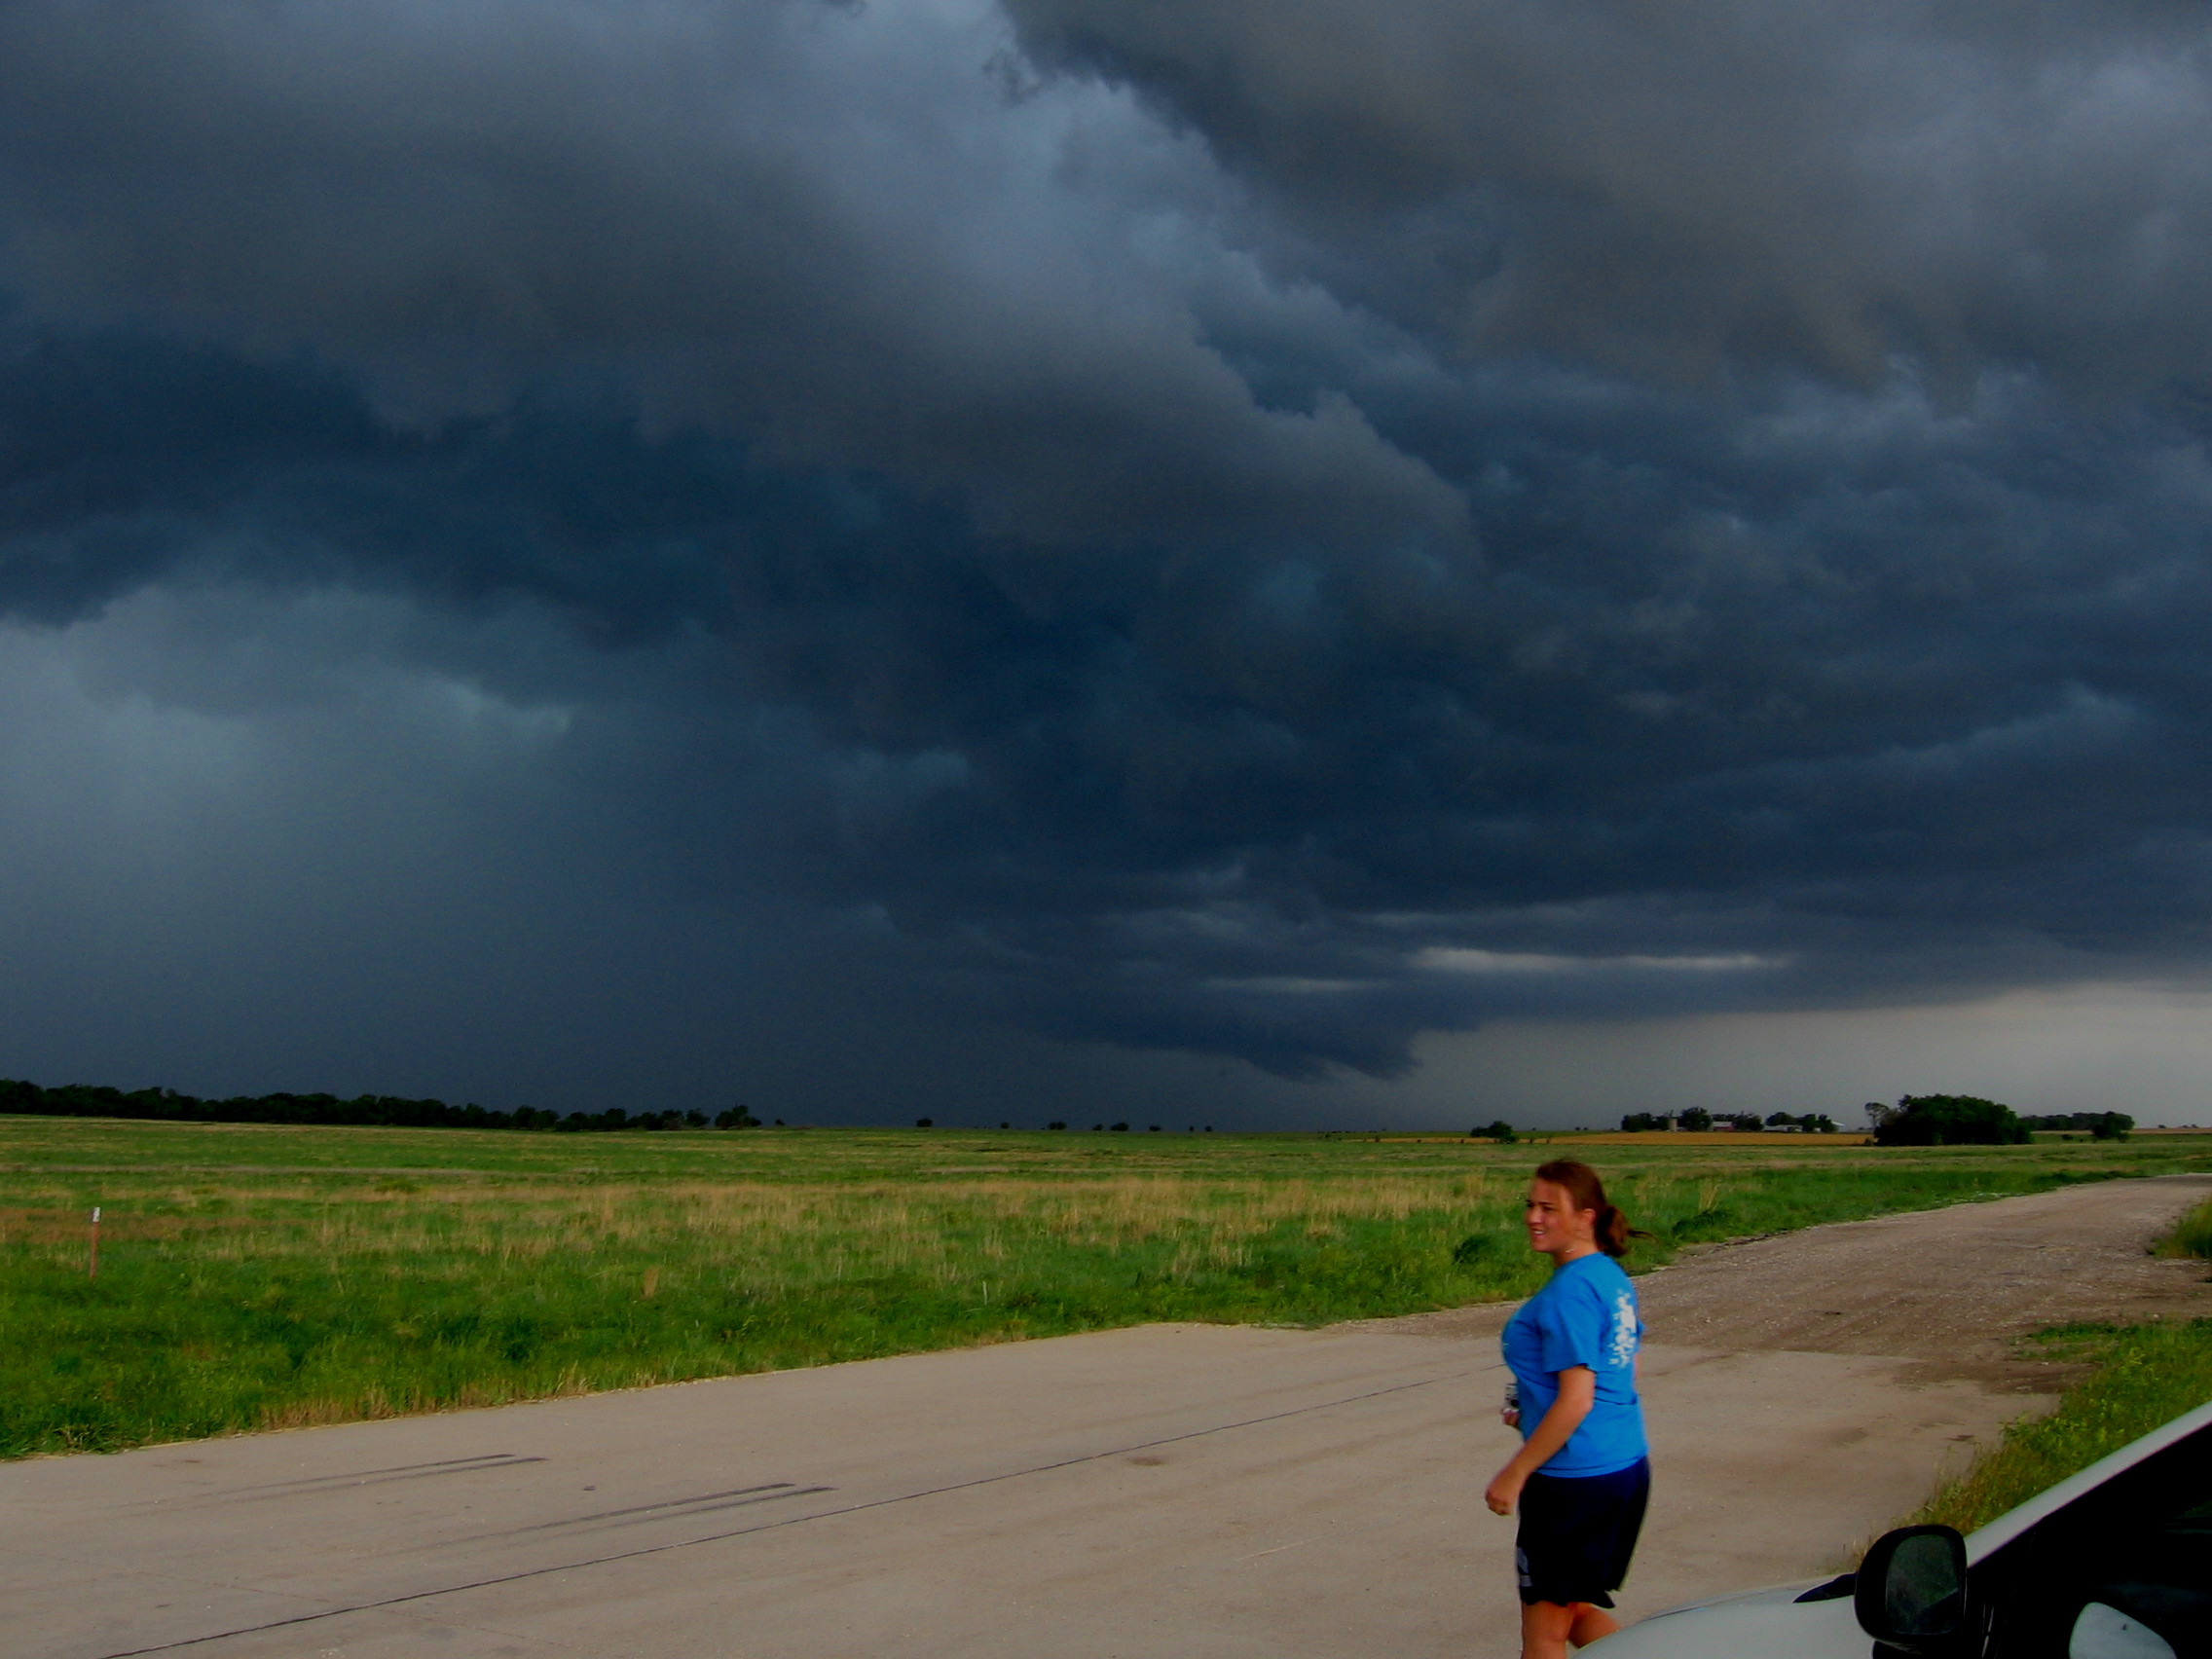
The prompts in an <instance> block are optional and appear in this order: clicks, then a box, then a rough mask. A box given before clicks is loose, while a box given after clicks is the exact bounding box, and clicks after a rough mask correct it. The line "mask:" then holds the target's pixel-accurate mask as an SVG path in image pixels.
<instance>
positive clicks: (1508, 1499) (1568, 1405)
mask: <svg viewBox="0 0 2212 1659" xmlns="http://www.w3.org/2000/svg"><path fill="white" fill-rule="evenodd" d="M1597 1398H1598V1376H1597V1373H1596V1372H1594V1371H1592V1370H1591V1369H1590V1368H1589V1367H1588V1366H1587V1365H1570V1366H1568V1367H1567V1369H1566V1370H1565V1371H1562V1372H1560V1373H1559V1397H1558V1398H1557V1399H1555V1400H1553V1401H1552V1403H1551V1409H1550V1410H1548V1411H1546V1412H1545V1413H1544V1416H1543V1420H1542V1421H1540V1422H1538V1423H1537V1424H1536V1432H1535V1433H1533V1434H1531V1435H1530V1436H1529V1438H1528V1439H1527V1440H1525V1441H1523V1442H1522V1443H1521V1450H1520V1451H1518V1452H1516V1453H1515V1454H1514V1455H1513V1460H1512V1461H1511V1462H1509V1463H1507V1464H1506V1465H1505V1467H1504V1468H1502V1469H1500V1470H1498V1471H1497V1475H1496V1478H1495V1479H1493V1481H1492V1482H1491V1483H1490V1486H1489V1487H1488V1488H1487V1489H1485V1491H1484V1493H1483V1501H1484V1502H1485V1503H1487V1504H1489V1505H1490V1512H1491V1513H1492V1514H1493V1515H1510V1514H1512V1513H1513V1506H1514V1504H1515V1503H1517V1502H1519V1501H1520V1498H1521V1489H1522V1487H1523V1486H1525V1485H1526V1484H1528V1480H1529V1477H1530V1475H1531V1474H1533V1473H1535V1471H1536V1470H1538V1469H1540V1468H1542V1467H1543V1466H1544V1465H1545V1464H1546V1463H1548V1462H1550V1461H1551V1458H1552V1454H1553V1453H1555V1452H1557V1451H1558V1450H1559V1449H1560V1448H1561V1447H1562V1446H1565V1445H1566V1444H1567V1441H1568V1440H1569V1439H1571V1438H1572V1437H1573V1434H1574V1431H1575V1430H1576V1429H1577V1428H1579V1427H1581V1425H1582V1419H1584V1418H1586V1417H1588V1416H1589V1415H1590V1408H1591V1406H1592V1405H1593V1404H1595V1403H1596V1401H1597Z"/></svg>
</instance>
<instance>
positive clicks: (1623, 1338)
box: [1606, 1290, 1636, 1365]
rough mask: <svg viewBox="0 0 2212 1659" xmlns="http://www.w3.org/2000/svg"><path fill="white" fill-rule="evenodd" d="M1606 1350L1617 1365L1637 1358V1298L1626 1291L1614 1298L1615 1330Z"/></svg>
mask: <svg viewBox="0 0 2212 1659" xmlns="http://www.w3.org/2000/svg"><path fill="white" fill-rule="evenodd" d="M1606 1348H1607V1351H1609V1352H1610V1353H1611V1355H1612V1360H1613V1363H1614V1364H1615V1365H1627V1364H1628V1363H1629V1362H1630V1361H1631V1360H1633V1359H1635V1358H1636V1298H1635V1296H1633V1295H1632V1294H1631V1293H1630V1292H1628V1291H1626V1290H1624V1291H1622V1292H1621V1293H1620V1294H1619V1295H1617V1296H1615V1297H1614V1298H1613V1330H1612V1336H1611V1338H1610V1340H1609V1341H1608V1342H1607V1344H1606Z"/></svg>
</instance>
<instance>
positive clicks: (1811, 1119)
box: [1621, 1106, 1836, 1135]
mask: <svg viewBox="0 0 2212 1659" xmlns="http://www.w3.org/2000/svg"><path fill="white" fill-rule="evenodd" d="M1718 1124H1727V1125H1728V1126H1729V1127H1730V1128H1732V1129H1735V1130H1738V1131H1739V1132H1741V1133H1744V1134H1753V1133H1759V1132H1763V1131H1765V1130H1767V1129H1802V1130H1804V1131H1805V1132H1806V1133H1807V1134H1823V1135H1832V1134H1834V1133H1835V1132H1836V1127H1835V1120H1834V1119H1833V1118H1831V1117H1829V1116H1828V1115H1827V1114H1826V1113H1825V1112H1800V1113H1791V1112H1770V1113H1768V1114H1767V1115H1766V1116H1765V1117H1764V1118H1761V1117H1760V1116H1759V1115H1758V1114H1757V1113H1756V1112H1729V1113H1726V1114H1724V1115H1722V1116H1720V1117H1717V1118H1716V1117H1714V1115H1713V1114H1712V1113H1711V1112H1708V1111H1707V1110H1706V1109H1705V1108H1704V1107H1703V1106H1692V1107H1690V1108H1689V1109H1688V1110H1687V1111H1684V1112H1677V1113H1676V1114H1675V1116H1674V1118H1673V1119H1672V1120H1671V1121H1670V1120H1669V1119H1668V1118H1667V1117H1666V1116H1665V1115H1664V1114H1662V1113H1658V1112H1631V1113H1629V1114H1628V1115H1627V1116H1626V1117H1624V1118H1623V1119H1621V1127H1622V1128H1623V1129H1625V1130H1627V1131H1628V1132H1629V1133H1630V1134H1636V1133H1638V1132H1639V1131H1641V1130H1644V1129H1664V1128H1668V1127H1679V1128H1684V1129H1710V1128H1714V1127H1715V1126H1716V1125H1718Z"/></svg>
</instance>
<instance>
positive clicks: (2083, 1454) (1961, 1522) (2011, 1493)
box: [1913, 1200, 2212, 1532]
mask: <svg viewBox="0 0 2212 1659" xmlns="http://www.w3.org/2000/svg"><path fill="white" fill-rule="evenodd" d="M2159 1253H2160V1254H2161V1255H2176V1256H2183V1255H2186V1256H2198V1257H2212V1200H2208V1201H2206V1202H2205V1203H2202V1204H2199V1205H2198V1206H2197V1207H2196V1208H2195V1209H2194V1210H2193V1211H2192V1212H2191V1213H2190V1214H2189V1215H2187V1216H2185V1217H2184V1218H2183V1219H2182V1222H2181V1224H2180V1225H2179V1226H2178V1227H2177V1228H2176V1229H2175V1230H2174V1232H2173V1233H2172V1234H2171V1235H2169V1236H2168V1237H2167V1238H2166V1240H2165V1241H2164V1243H2163V1244H2162V1245H2161V1246H2160V1249H2159ZM2034 1341H2035V1345H2036V1347H2037V1349H2038V1351H2039V1353H2041V1354H2043V1355H2045V1356H2047V1357H2049V1358H2053V1359H2068V1360H2087V1361H2089V1362H2090V1363H2092V1364H2094V1365H2095V1366H2096V1370H2095V1371H2094V1372H2093V1373H2092V1374H2091V1375H2090V1376H2089V1377H2088V1378H2086V1379H2085V1380H2084V1381H2083V1382H2082V1383H2078V1384H2076V1385H2075V1386H2074V1387H2073V1388H2071V1389H2069V1390H2068V1391H2067V1393H2066V1395H2065V1397H2064V1398H2063V1399H2061V1400H2060V1402H2059V1404H2058V1409H2057V1410H2056V1411H2054V1412H2052V1413H2051V1414H2050V1416H2048V1417H2046V1418H2038V1419H2035V1420H2033V1421H2029V1422H2019V1423H2014V1424H2013V1425H2012V1426H2011V1427H2009V1428H2008V1429H2007V1430H2006V1431H2005V1437H2004V1439H2003V1440H2002V1441H2001V1442H2000V1443H1999V1444H1998V1445H1997V1446H1996V1447H1995V1448H1994V1449H1993V1450H1992V1451H1991V1452H1990V1453H1989V1454H1988V1455H1987V1456H1984V1457H1983V1458H1981V1459H1980V1461H1978V1462H1977V1463H1975V1464H1974V1466H1973V1467H1972V1469H1970V1470H1968V1471H1967V1473H1966V1474H1965V1475H1964V1476H1962V1477H1961V1478H1960V1479H1958V1480H1956V1481H1953V1482H1952V1483H1950V1484H1949V1485H1948V1486H1945V1487H1944V1488H1942V1489H1941V1490H1940V1491H1938V1492H1937V1493H1936V1495H1935V1496H1934V1497H1933V1498H1931V1499H1930V1500H1929V1501H1928V1503H1927V1504H1926V1505H1925V1506H1924V1507H1923V1508H1922V1509H1921V1511H1920V1512H1919V1513H1918V1514H1917V1515H1915V1516H1914V1517H1913V1519H1914V1520H1916V1521H1938V1522H1943V1523H1945V1524H1947V1525H1949V1526H1953V1527H1956V1528H1958V1529H1959V1530H1960V1531H1962V1532H1970V1531H1972V1530H1973V1529H1974V1528H1976V1527H1979V1526H1980V1525H1982V1523H1984V1522H1985V1521H1991V1520H1994V1519H1995V1518H1996V1517H1998V1516H2000V1515H2002V1514H2004V1513H2005V1512H2006V1511H2007V1510H2008V1509H2011V1508H2013V1507H2015V1506H2017V1505H2019V1504H2021V1503H2024V1502H2026V1501H2027V1500H2028V1499H2029V1498H2031V1497H2033V1496H2035V1494H2036V1493H2039V1492H2042V1491H2044V1490H2045V1489H2046V1488H2048V1487H2050V1486H2052V1485H2054V1484H2056V1483H2057V1482H2059V1481H2062V1480H2064V1479H2065V1478H2066V1477H2067V1476H2068V1475H2071V1474H2074V1473H2077V1472H2078V1471H2080V1470H2082V1469H2085V1468H2087V1467H2088V1466H2089V1465H2090V1464H2091V1463H2094V1462H2095V1461H2096V1460H2097V1459H2098V1458H2100V1457H2103V1456H2108V1455H2109V1454H2111V1453H2114V1452H2117V1451H2119V1450H2120V1448H2121V1447H2122V1446H2125V1445H2126V1444H2127V1443H2128V1442H2129V1441H2131V1440H2135V1439H2137V1438H2139V1437H2140V1436H2142V1435H2145V1434H2148V1433H2150V1431H2151V1430H2152V1429H2154V1428H2157V1426H2158V1425H2159V1424H2161V1423H2165V1422H2170V1421H2172V1420H2173V1419H2175V1418H2177V1417H2179V1416H2181V1415H2182V1413H2184V1412H2187V1411H2192V1410H2194V1409H2195V1408H2196V1407H2198V1406H2200V1405H2202V1404H2204V1403H2205V1401H2207V1400H2212V1319H2193V1320H2190V1321H2188V1322H2186V1323H2176V1324H2170V1325H2132V1326H2113V1325H2069V1326H2063V1327H2060V1328H2058V1329H2056V1330H2051V1331H2046V1332H2043V1333H2041V1334H2040V1335H2039V1336H2038V1337H2037V1338H2035V1339H2034Z"/></svg>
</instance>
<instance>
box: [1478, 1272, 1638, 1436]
mask: <svg viewBox="0 0 2212 1659" xmlns="http://www.w3.org/2000/svg"><path fill="white" fill-rule="evenodd" d="M1642 1341H1643V1321H1642V1320H1641V1318H1639V1317H1638V1316H1637V1311H1636V1287H1635V1286H1634V1285H1633V1284H1631V1283H1630V1282H1629V1277H1628V1274H1626V1273H1625V1272H1621V1268H1620V1264H1619V1263H1618V1262H1616V1261H1614V1260H1613V1259H1612V1258H1611V1257H1610V1256H1607V1255H1605V1254H1604V1253H1603V1252H1602V1251H1593V1252H1592V1253H1591V1254H1589V1255H1587V1256H1577V1257H1575V1259H1574V1260H1573V1261H1571V1262H1568V1263H1567V1264H1566V1265H1565V1266H1563V1267H1561V1268H1559V1269H1557V1270H1556V1271H1555V1272H1553V1273H1552V1276H1551V1278H1550V1279H1549V1280H1548V1281H1547V1282H1546V1283H1545V1285H1544V1288H1543V1289H1541V1290H1539V1291H1537V1292H1536V1294H1535V1295H1533V1296H1531V1297H1530V1298H1529V1300H1528V1301H1527V1302H1524V1303H1523V1304H1522V1305H1521V1307H1520V1309H1519V1310H1518V1311H1517V1312H1515V1313H1514V1315H1513V1317H1512V1318H1511V1319H1509V1320H1507V1321H1506V1324H1505V1338H1504V1346H1505V1363H1506V1366H1507V1368H1508V1369H1510V1370H1511V1371H1512V1373H1513V1377H1514V1381H1516V1382H1517V1383H1520V1384H1521V1438H1522V1439H1523V1440H1526V1439H1528V1438H1529V1436H1530V1435H1531V1434H1533V1433H1535V1432H1536V1424H1538V1423H1539V1422H1541V1421H1543V1420H1544V1414H1545V1413H1546V1412H1548V1411H1550V1410H1551V1409H1552V1402H1553V1401H1554V1400H1556V1399H1558V1398H1559V1374H1560V1373H1561V1372H1562V1371H1566V1370H1567V1369H1568V1368H1569V1367H1572V1366H1576V1365H1586V1366H1588V1367H1589V1368H1590V1369H1591V1370H1592V1371H1593V1372H1595V1373H1596V1374H1597V1378H1598V1389H1597V1400H1596V1402H1595V1403H1594V1404H1593V1405H1592V1406H1591V1408H1590V1415H1589V1416H1588V1417H1586V1418H1584V1419H1582V1421H1581V1423H1580V1425H1579V1426H1577V1427H1576V1429H1575V1431H1574V1433H1573V1434H1572V1435H1571V1436H1569V1437H1568V1439H1567V1444H1566V1445H1565V1446H1563V1447H1561V1448H1560V1449H1559V1450H1558V1451H1557V1452H1555V1453H1553V1454H1552V1457H1551V1461H1550V1462H1548V1463H1546V1464H1545V1465H1544V1466H1543V1467H1542V1468H1541V1469H1540V1470H1538V1471H1537V1472H1538V1473H1539V1474H1546V1475H1567V1476H1584V1475H1609V1474H1612V1473H1613V1472H1614V1471H1615V1470H1618V1469H1625V1468H1627V1467H1629V1465H1630V1464H1632V1463H1634V1462H1635V1461H1636V1460H1637V1459H1638V1458H1639V1457H1641V1456H1643V1455H1644V1452H1645V1447H1644V1441H1643V1406H1642V1404H1641V1402H1640V1401H1639V1400H1638V1399H1637V1397H1636V1350H1637V1348H1638V1347H1639V1346H1641V1344H1642Z"/></svg>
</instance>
